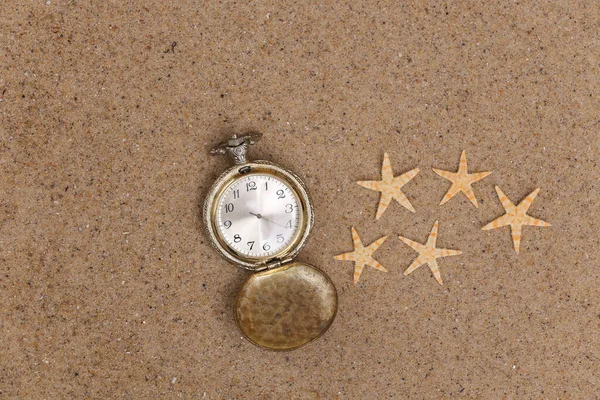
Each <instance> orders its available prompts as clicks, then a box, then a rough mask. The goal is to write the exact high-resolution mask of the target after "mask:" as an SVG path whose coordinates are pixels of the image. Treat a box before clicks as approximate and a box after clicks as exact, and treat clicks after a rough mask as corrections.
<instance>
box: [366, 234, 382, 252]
mask: <svg viewBox="0 0 600 400" xmlns="http://www.w3.org/2000/svg"><path fill="white" fill-rule="evenodd" d="M385 239H387V236H383V237H380V238H379V239H377V240H376V241H374V242H373V243H371V244H370V245H368V246H367V249H369V251H370V252H371V253H374V252H375V250H377V248H378V247H379V246H381V245H382V244H383V242H385Z"/></svg>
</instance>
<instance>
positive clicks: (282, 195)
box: [275, 189, 285, 199]
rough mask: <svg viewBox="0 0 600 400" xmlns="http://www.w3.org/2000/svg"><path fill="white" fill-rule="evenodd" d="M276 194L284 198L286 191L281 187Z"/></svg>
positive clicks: (279, 197)
mask: <svg viewBox="0 0 600 400" xmlns="http://www.w3.org/2000/svg"><path fill="white" fill-rule="evenodd" d="M275 194H276V195H277V198H278V199H284V198H285V193H284V191H283V190H281V189H279V190H278V191H276V192H275Z"/></svg>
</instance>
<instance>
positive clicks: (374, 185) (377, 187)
mask: <svg viewBox="0 0 600 400" xmlns="http://www.w3.org/2000/svg"><path fill="white" fill-rule="evenodd" d="M356 183H358V184H359V185H360V186H362V187H364V188H367V189H371V190H374V191H376V192H381V181H358V182H356Z"/></svg>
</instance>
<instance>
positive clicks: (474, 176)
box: [469, 171, 491, 183]
mask: <svg viewBox="0 0 600 400" xmlns="http://www.w3.org/2000/svg"><path fill="white" fill-rule="evenodd" d="M490 174H491V171H486V172H475V173H474V174H469V181H471V183H475V182H479V181H480V180H482V179H483V178H485V177H486V176H488V175H490Z"/></svg>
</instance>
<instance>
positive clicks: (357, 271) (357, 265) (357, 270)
mask: <svg viewBox="0 0 600 400" xmlns="http://www.w3.org/2000/svg"><path fill="white" fill-rule="evenodd" d="M364 267H365V264H363V263H362V262H356V263H354V284H355V285H356V284H357V283H358V280H359V279H360V275H361V274H362V271H363V268H364Z"/></svg>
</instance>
